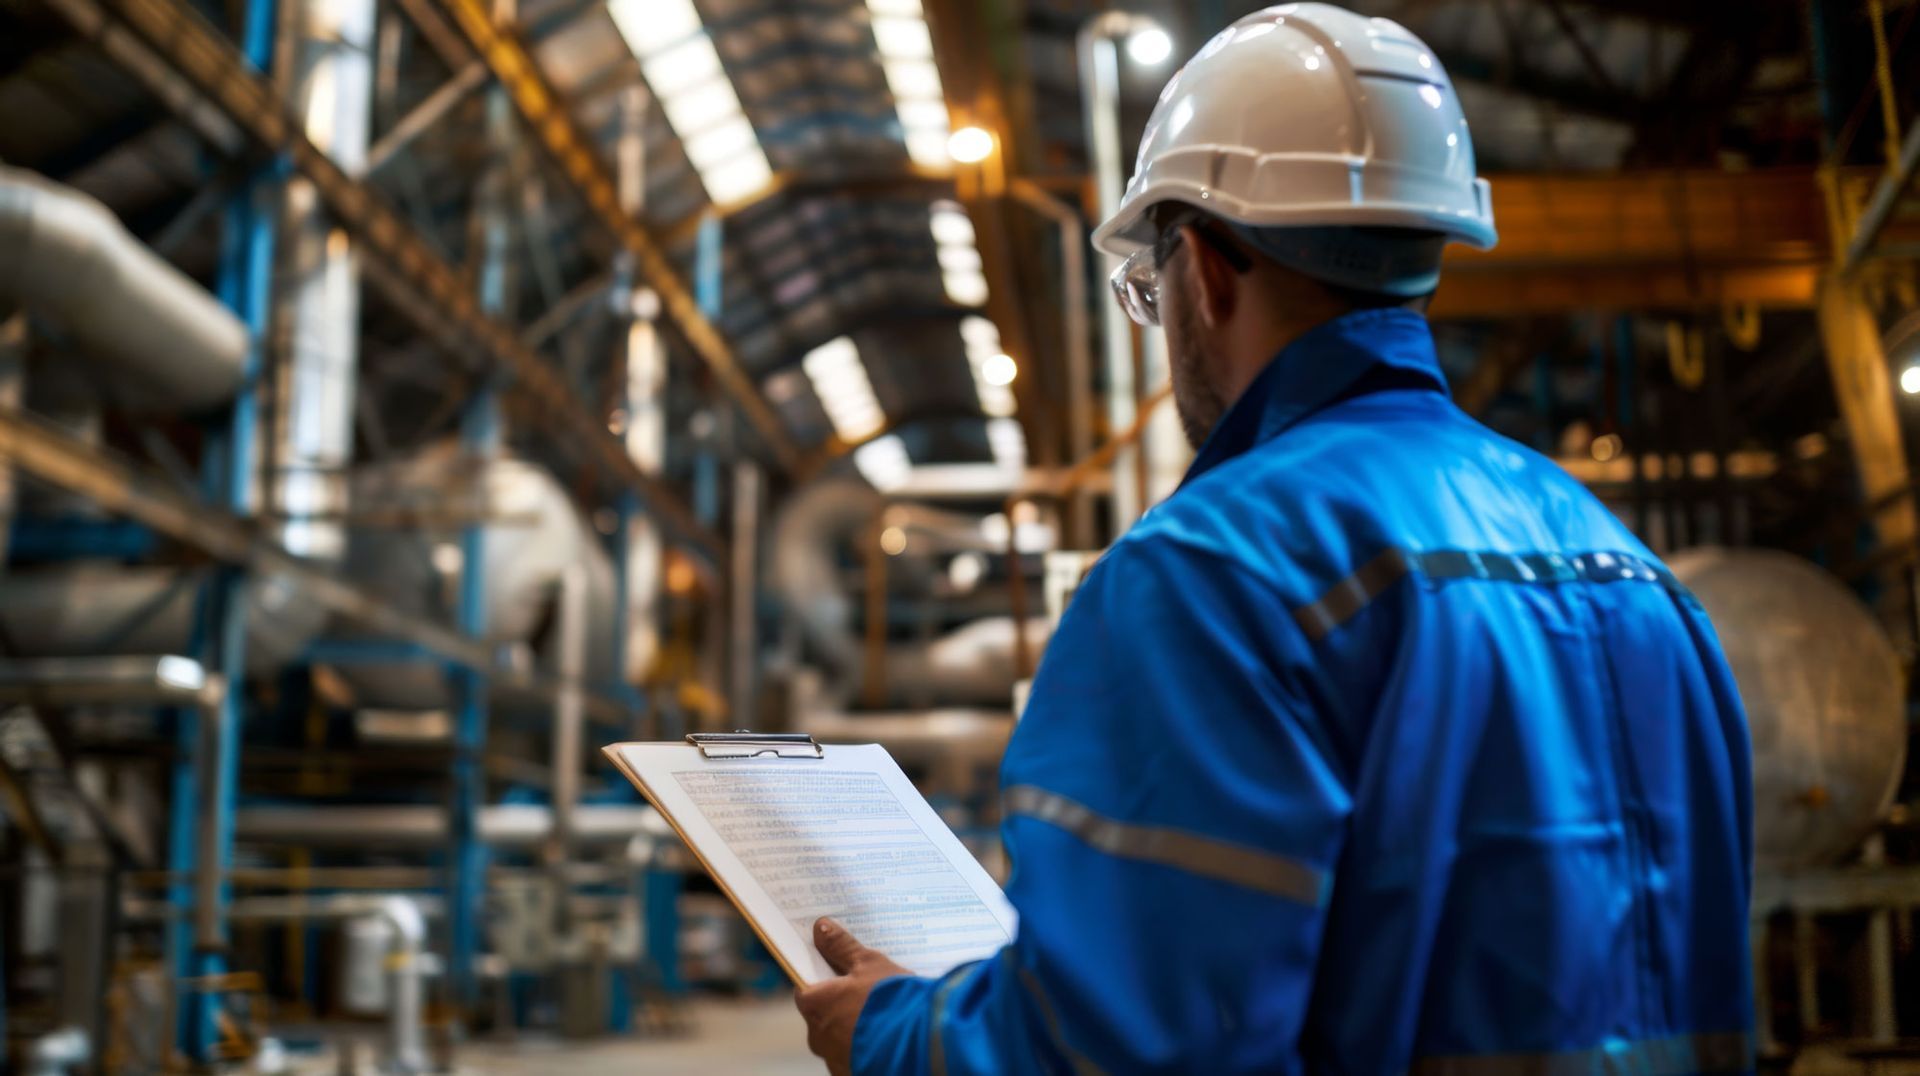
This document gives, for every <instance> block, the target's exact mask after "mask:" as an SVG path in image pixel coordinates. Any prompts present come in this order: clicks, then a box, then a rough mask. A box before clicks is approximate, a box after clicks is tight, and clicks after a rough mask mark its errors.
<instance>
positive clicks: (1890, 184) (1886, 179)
mask: <svg viewBox="0 0 1920 1076" xmlns="http://www.w3.org/2000/svg"><path fill="white" fill-rule="evenodd" d="M1916 171H1920V119H1917V120H1914V121H1913V126H1911V127H1909V128H1907V140H1906V142H1905V143H1904V144H1902V145H1901V147H1900V156H1899V157H1898V158H1897V159H1895V160H1894V161H1893V163H1892V166H1891V167H1890V168H1889V169H1888V171H1887V174H1886V175H1883V176H1881V177H1880V182H1879V183H1877V184H1875V185H1874V188H1873V195H1872V196H1871V197H1870V198H1868V199H1867V208H1866V209H1865V210H1864V211H1863V212H1862V213H1861V214H1860V223H1859V224H1857V225H1855V226H1854V230H1853V238H1852V239H1851V241H1849V242H1848V243H1847V255H1846V267H1847V268H1848V269H1852V268H1854V267H1855V266H1858V265H1859V264H1860V263H1861V262H1862V261H1865V260H1866V258H1867V256H1868V255H1869V254H1871V253H1872V252H1873V248H1874V244H1875V243H1877V242H1879V241H1880V236H1881V234H1882V233H1883V232H1885V231H1886V228H1887V223H1888V221H1890V220H1892V219H1893V211H1894V208H1895V207H1896V206H1898V205H1899V204H1900V200H1901V199H1902V198H1904V197H1906V195H1907V192H1908V191H1909V190H1911V189H1912V187H1913V178H1914V173H1915V172H1916Z"/></svg>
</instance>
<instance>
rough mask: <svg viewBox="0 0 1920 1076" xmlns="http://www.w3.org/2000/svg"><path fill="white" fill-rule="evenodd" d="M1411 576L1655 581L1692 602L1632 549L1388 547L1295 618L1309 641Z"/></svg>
mask: <svg viewBox="0 0 1920 1076" xmlns="http://www.w3.org/2000/svg"><path fill="white" fill-rule="evenodd" d="M1409 575H1418V576H1423V577H1425V578H1427V579H1434V580H1448V579H1484V580H1488V581H1490V582H1495V583H1533V584H1539V585H1553V584H1556V583H1658V584H1659V585H1661V586H1663V587H1665V588H1666V589H1667V591H1668V592H1669V593H1671V594H1672V595H1673V596H1674V597H1675V598H1677V599H1679V600H1681V601H1685V602H1692V601H1693V600H1694V599H1693V595H1692V594H1690V593H1688V591H1687V588H1686V587H1684V586H1682V585H1681V584H1680V581H1679V580H1677V579H1675V578H1674V577H1673V573H1672V572H1669V571H1667V569H1666V568H1665V567H1663V566H1661V565H1659V564H1654V563H1650V562H1648V561H1647V560H1645V559H1643V558H1641V557H1636V556H1634V555H1632V554H1630V553H1579V554H1563V553H1477V552H1474V551H1472V550H1465V549H1437V550H1430V551H1428V552H1425V553H1412V552H1408V551H1407V550H1403V549H1388V550H1386V551H1385V552H1382V553H1380V554H1379V555H1377V556H1375V557H1374V558H1373V559H1372V560H1370V561H1368V562H1366V563H1365V564H1363V565H1361V566H1360V567H1359V568H1357V569H1355V570H1354V572H1353V574H1352V575H1349V576H1347V577H1346V578H1345V579H1342V580H1340V581H1339V582H1338V583H1335V584H1334V585H1333V586H1331V587H1328V588H1327V590H1326V592H1325V593H1323V594H1321V595H1320V598H1319V600H1318V601H1313V602H1309V603H1307V604H1306V605H1303V606H1300V607H1299V608H1298V609H1295V610H1294V611H1293V619H1294V621H1295V622H1296V623H1298V624H1299V625H1300V630H1301V631H1303V632H1305V633H1306V636H1307V638H1308V639H1309V640H1311V641H1313V642H1319V641H1320V640H1322V639H1324V638H1326V637H1327V636H1329V635H1331V634H1333V632H1334V630H1335V629H1336V628H1338V627H1340V625H1342V624H1345V623H1346V622H1347V621H1349V620H1351V619H1353V618H1354V617H1355V616H1358V615H1359V613H1360V611H1361V610H1362V609H1365V608H1366V607H1367V606H1368V604H1370V603H1371V602H1372V601H1373V600H1374V599H1375V598H1378V597H1379V596H1380V595H1382V594H1384V593H1386V591H1387V588H1389V587H1391V586H1393V585H1394V584H1395V583H1398V582H1399V581H1400V580H1401V579H1403V578H1405V577H1406V576H1409Z"/></svg>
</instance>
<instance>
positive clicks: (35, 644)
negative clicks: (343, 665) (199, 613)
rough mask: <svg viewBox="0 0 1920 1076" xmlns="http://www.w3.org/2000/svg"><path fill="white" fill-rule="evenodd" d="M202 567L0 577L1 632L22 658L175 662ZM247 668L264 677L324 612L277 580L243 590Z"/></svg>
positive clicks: (81, 566)
mask: <svg viewBox="0 0 1920 1076" xmlns="http://www.w3.org/2000/svg"><path fill="white" fill-rule="evenodd" d="M208 572H209V569H205V568H193V569H187V568H172V567H139V568H127V567H122V566H120V565H118V564H99V563H95V564H89V563H85V562H76V563H72V564H59V565H50V566H47V567H41V568H33V569H31V570H24V571H13V572H9V573H7V574H5V575H0V633H4V634H5V640H4V642H5V645H6V646H8V647H10V648H11V650H10V653H11V654H13V655H14V656H17V657H24V658H47V657H64V656H69V655H89V656H96V655H98V656H106V655H127V654H182V653H186V652H187V650H188V644H189V643H190V641H191V640H192V638H193V622H194V612H195V605H196V601H197V595H198V593H199V591H200V589H201V587H202V585H204V584H205V583H206V582H207V581H208V578H209V576H208ZM247 598H248V612H247V668H248V669H249V670H251V671H253V672H270V671H272V670H274V669H276V668H278V667H280V666H282V665H285V664H286V663H287V662H288V661H289V660H291V659H292V658H293V657H294V656H296V655H297V654H299V652H300V651H301V649H302V648H304V647H305V646H306V644H307V642H308V641H309V640H311V639H312V638H313V637H314V636H315V635H318V634H319V633H320V630H321V629H322V628H324V627H325V626H326V621H327V613H326V611H325V610H324V609H321V608H320V607H319V606H318V605H317V604H316V603H314V602H310V601H302V600H300V598H299V594H298V592H297V591H296V589H295V587H294V585H293V584H292V583H291V582H290V581H288V580H286V579H283V578H280V577H277V576H253V577H250V578H249V580H248V589H247Z"/></svg>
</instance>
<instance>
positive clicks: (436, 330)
mask: <svg viewBox="0 0 1920 1076" xmlns="http://www.w3.org/2000/svg"><path fill="white" fill-rule="evenodd" d="M49 6H51V7H52V8H53V9H54V10H55V11H57V12H58V13H59V14H60V15H61V16H62V17H63V18H65V19H66V20H67V21H68V22H69V23H71V24H72V25H73V26H74V28H75V29H76V30H78V31H79V32H80V33H81V35H82V36H84V37H87V38H89V39H90V40H99V41H101V42H102V43H103V44H106V43H109V42H110V43H112V44H113V46H114V47H113V48H111V49H109V50H108V51H109V54H110V55H113V56H116V57H126V58H128V60H129V62H128V65H127V70H128V72H129V73H130V74H131V75H133V76H134V77H135V78H136V79H138V80H140V81H142V82H144V83H146V84H147V85H148V88H149V89H151V90H152V91H153V92H154V93H156V94H157V95H158V96H160V97H161V98H162V99H163V100H165V101H166V102H167V103H168V105H169V106H170V107H172V108H174V109H176V110H177V111H180V112H182V113H183V114H200V113H205V112H208V111H211V112H215V113H218V114H222V115H224V116H225V117H226V118H227V119H228V120H229V121H231V122H232V123H233V125H234V126H235V127H237V128H238V129H239V130H241V131H242V132H244V133H245V135H246V136H247V138H249V139H250V140H251V141H252V142H254V143H255V144H257V145H260V146H264V147H266V148H268V149H271V150H274V151H284V152H285V153H286V155H287V158H288V159H289V160H290V161H291V162H292V165H293V167H294V169H295V170H296V171H297V172H299V173H300V174H301V175H302V176H304V177H305V178H306V179H307V180H309V181H310V182H311V183H312V184H313V187H314V190H315V191H316V192H318V194H319V196H320V199H321V202H322V203H323V204H324V205H325V206H326V208H327V211H328V214H329V215H330V217H331V219H332V220H333V222H334V223H335V224H336V225H337V226H338V227H340V228H341V229H343V230H344V231H345V232H347V234H348V235H350V236H351V237H352V238H353V239H354V241H355V242H356V243H358V244H359V245H360V246H361V248H362V249H363V250H364V251H365V252H366V258H365V261H366V263H367V264H368V265H369V266H370V267H371V268H373V269H374V270H375V273H376V276H377V277H378V278H379V279H381V280H383V281H386V282H388V283H389V284H392V285H394V286H397V287H399V288H400V289H402V292H401V294H400V295H399V296H398V298H399V299H400V301H399V303H398V304H397V305H398V306H399V307H400V309H401V311H402V312H403V313H405V314H407V315H408V316H409V317H410V318H411V319H412V320H414V322H415V324H416V326H417V327H418V328H419V329H420V330H421V331H422V332H425V333H426V334H428V335H429V336H433V337H436V338H439V339H441V340H443V341H446V342H448V343H450V344H452V345H455V346H453V347H451V348H450V349H449V350H450V352H451V353H453V354H455V355H458V354H461V353H463V352H465V353H477V354H479V355H481V356H484V357H485V359H486V360H487V362H486V364H487V365H488V366H490V367H492V368H493V369H496V370H498V371H500V372H502V373H504V374H506V375H507V376H508V377H509V378H510V381H509V383H508V385H507V400H508V402H509V403H510V404H512V405H513V407H514V410H515V413H517V414H522V415H525V416H526V417H528V418H529V419H530V420H531V421H533V422H534V423H536V424H538V425H540V426H541V427H543V428H545V429H547V430H548V431H550V432H551V433H553V434H554V435H555V437H556V438H557V439H558V440H559V441H560V442H561V443H562V444H564V445H567V446H568V447H570V448H573V449H575V450H577V451H579V452H580V453H581V454H582V455H583V456H584V457H585V459H586V460H587V461H589V462H590V463H591V464H592V465H593V466H594V468H595V469H596V470H597V471H598V472H599V473H601V474H602V475H605V476H607V477H609V478H610V479H611V480H612V481H613V482H614V483H616V484H619V485H622V486H625V487H627V488H630V489H632V490H634V491H635V492H637V493H638V494H639V495H640V496H641V497H642V498H643V499H644V500H645V501H646V502H647V505H648V507H649V508H650V509H652V510H653V512H654V513H655V514H656V515H657V517H658V518H659V519H660V520H661V522H663V523H664V524H665V525H666V526H667V527H668V528H669V529H670V530H672V531H675V532H676V533H678V534H680V535H682V536H683V537H686V538H688V539H690V540H693V541H695V542H697V543H699V544H701V545H704V546H706V547H708V548H709V549H717V548H719V543H718V541H717V540H716V539H715V538H714V537H713V536H712V535H711V534H709V533H707V531H706V530H705V528H703V527H701V526H700V525H699V524H698V522H697V521H696V520H695V519H694V518H693V514H692V512H691V511H689V510H688V509H687V507H686V505H685V504H683V503H682V502H681V500H680V498H679V497H678V496H677V495H676V494H675V493H674V492H673V490H672V489H671V488H670V487H668V486H666V485H665V484H664V483H662V482H660V481H659V480H658V479H656V478H654V477H652V476H649V475H646V474H643V473H641V471H640V470H639V469H638V468H637V467H635V466H634V464H633V461H632V460H631V459H629V458H628V457H627V454H626V449H625V447H624V446H623V445H622V444H621V443H620V442H619V441H618V440H617V439H616V438H614V437H612V436H610V435H609V434H608V433H607V429H606V423H605V421H604V420H603V419H600V418H597V417H595V416H594V414H593V412H592V411H591V410H589V409H588V408H587V406H586V405H585V403H584V402H583V401H582V400H580V399H579V397H578V396H576V395H575V394H574V392H573V391H572V390H571V389H570V388H568V387H567V385H566V383H565V382H563V381H562V380H561V379H560V378H559V377H558V376H557V375H555V373H554V372H553V370H552V369H551V367H550V365H549V364H548V363H547V362H546V361H545V360H544V359H542V358H541V357H540V356H539V355H538V354H536V353H535V352H534V351H532V350H531V349H530V348H527V347H526V346H525V345H523V344H522V343H521V342H520V339H519V336H518V335H517V334H516V333H515V332H514V330H513V329H512V328H511V327H509V326H507V325H505V324H503V323H501V322H499V321H496V320H494V319H493V318H490V317H488V316H487V315H486V314H485V313H484V312H483V311H481V309H480V307H479V303H478V302H477V301H476V300H475V298H474V293H473V289H472V288H471V287H469V286H468V284H467V282H466V281H465V280H464V279H463V278H462V276H461V275H460V273H459V272H458V271H456V270H455V269H453V268H452V267H451V266H449V265H447V264H446V263H445V262H444V261H442V260H441V259H440V257H439V255H437V254H436V253H434V251H433V250H432V248H430V247H429V246H427V244H426V242H425V241H424V240H422V239H421V238H420V236H419V234H418V233H417V232H416V231H415V230H414V228H413V226H412V225H411V224H409V223H408V222H407V221H406V219H405V218H403V217H401V216H400V214H399V213H397V212H395V211H394V210H393V208H392V207H391V206H389V205H388V204H387V203H386V201H385V200H384V199H382V198H381V197H380V196H379V195H378V194H377V193H375V192H374V191H373V190H372V189H371V188H369V187H367V186H366V185H365V184H363V183H361V182H360V181H358V180H356V179H354V178H353V177H351V176H348V175H347V174H346V173H345V172H343V171H341V170H340V168H339V166H338V165H336V164H334V163H333V161H332V159H330V158H329V157H328V156H327V155H326V154H325V153H322V152H321V151H320V150H319V149H318V148H317V147H316V146H314V144H313V143H312V142H309V141H308V140H307V139H306V137H305V135H303V134H302V133H301V128H300V125H299V123H298V122H296V121H295V119H294V118H293V116H292V114H291V112H290V110H289V109H288V108H287V106H286V104H285V103H284V102H283V101H282V100H281V99H280V97H279V96H278V95H277V94H276V93H275V91H274V88H273V85H272V83H270V82H269V81H268V80H267V79H266V78H265V77H263V76H262V75H261V74H260V73H259V72H257V71H255V70H254V69H253V68H252V67H251V66H249V65H248V64H247V62H246V60H245V58H244V57H242V56H241V55H240V53H239V52H238V51H237V50H235V49H234V47H233V45H232V44H231V43H229V42H228V40H227V39H226V38H225V37H224V36H223V35H221V33H220V32H219V31H218V30H215V29H214V28H213V27H212V26H210V25H208V24H207V22H206V21H205V19H203V18H202V17H201V16H200V15H199V14H198V13H197V12H195V11H193V10H192V9H190V8H188V7H187V6H186V5H185V4H184V3H182V2H181V0H49ZM134 57H137V58H138V62H133V58H134Z"/></svg>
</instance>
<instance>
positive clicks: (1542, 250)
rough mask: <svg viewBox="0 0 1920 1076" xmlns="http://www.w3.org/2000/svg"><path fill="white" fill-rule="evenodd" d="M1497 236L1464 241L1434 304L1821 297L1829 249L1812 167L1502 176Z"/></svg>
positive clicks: (1443, 313)
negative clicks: (1475, 244)
mask: <svg viewBox="0 0 1920 1076" xmlns="http://www.w3.org/2000/svg"><path fill="white" fill-rule="evenodd" d="M1492 186H1493V212H1494V220H1495V221H1496V223H1497V224H1498V225H1499V228H1500V244H1499V245H1498V246H1497V247H1495V248H1494V249H1493V250H1490V251H1475V250H1467V249H1465V248H1457V247H1456V248H1453V249H1451V250H1450V251H1449V253H1448V257H1447V272H1446V274H1445V276H1444V277H1443V278H1442V283H1441V286H1440V292H1439V294H1438V296H1436V297H1435V301H1434V315H1435V316H1436V317H1443V318H1444V317H1499V316H1503V315H1525V314H1540V313H1552V312H1557V311H1569V310H1592V309H1602V310H1605V309H1612V310H1631V309H1672V308H1693V307H1714V306H1718V305H1721V304H1724V303H1757V304H1760V305H1766V306H1795V307H1810V306H1812V305H1813V303H1814V300H1815V293H1816V289H1817V285H1818V281H1819V276H1820V271H1821V269H1822V268H1823V267H1824V266H1825V265H1826V263H1827V260H1828V258H1827V252H1828V251H1829V250H1830V249H1831V247H1830V240H1829V237H1828V226H1827V220H1826V215H1825V211H1824V209H1823V206H1824V200H1823V198H1822V196H1821V194H1820V188H1819V184H1818V182H1817V181H1816V179H1815V176H1814V173H1813V171H1812V170H1811V169H1779V170H1768V171H1760V172H1722V171H1710V170H1699V171H1672V172H1646V173H1597V174H1594V175H1576V176H1568V175H1505V176H1494V177H1492Z"/></svg>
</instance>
